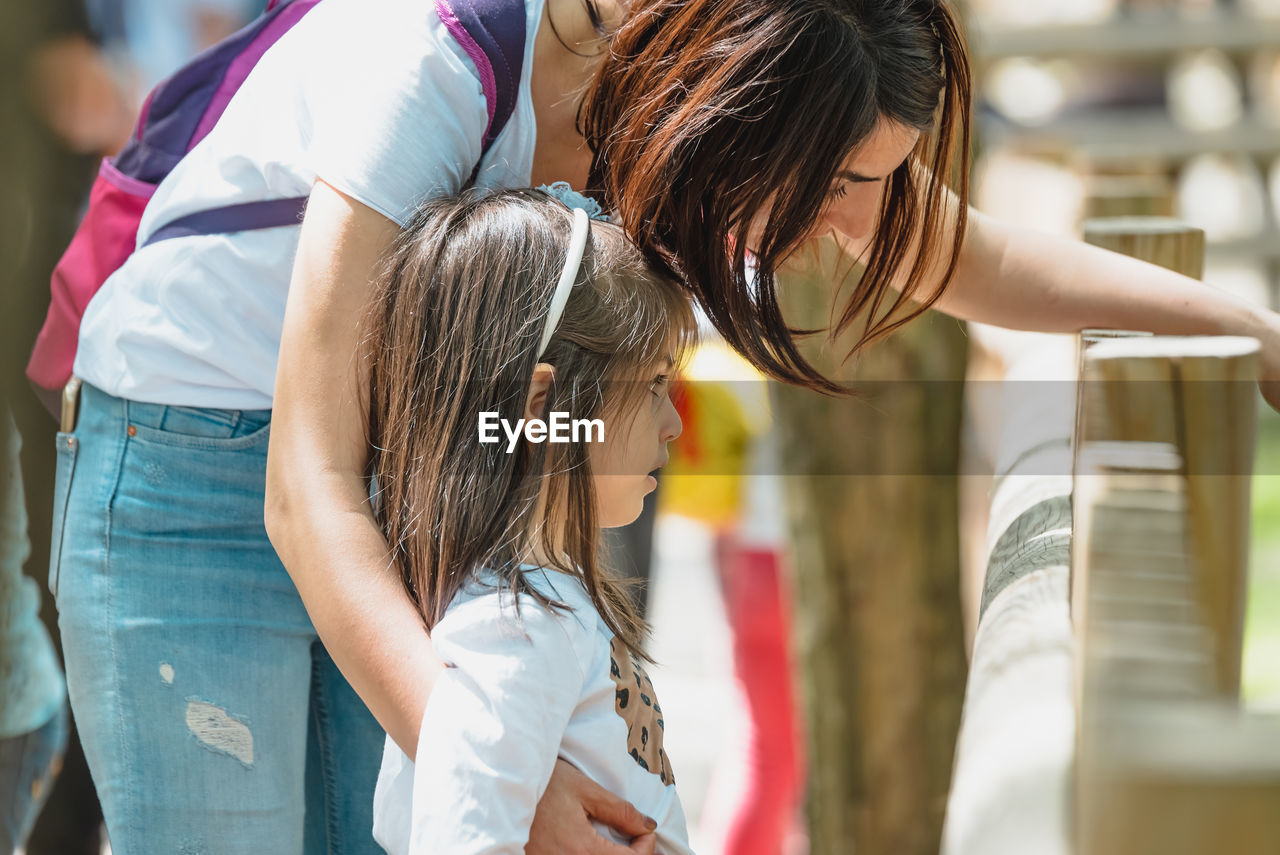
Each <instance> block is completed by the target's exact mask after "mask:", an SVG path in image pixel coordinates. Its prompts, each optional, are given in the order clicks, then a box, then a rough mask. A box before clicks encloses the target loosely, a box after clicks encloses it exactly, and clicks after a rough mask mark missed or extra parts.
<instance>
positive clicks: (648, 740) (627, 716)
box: [609, 638, 676, 786]
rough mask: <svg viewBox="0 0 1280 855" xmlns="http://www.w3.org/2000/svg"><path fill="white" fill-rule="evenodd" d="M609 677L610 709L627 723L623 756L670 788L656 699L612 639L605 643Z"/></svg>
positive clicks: (634, 661) (633, 662) (637, 664)
mask: <svg viewBox="0 0 1280 855" xmlns="http://www.w3.org/2000/svg"><path fill="white" fill-rule="evenodd" d="M609 674H610V676H612V677H613V682H614V685H615V686H616V690H615V692H614V703H613V708H614V709H615V710H616V711H617V713H618V715H620V716H622V720H623V721H625V722H626V723H627V752H628V753H629V754H630V755H631V759H633V760H635V761H636V762H637V763H639V764H640V768H642V769H645V770H647V771H650V772H652V773H653V774H655V775H657V776H658V777H659V778H660V779H661V780H662V783H663V784H665V785H667V786H671V785H672V784H674V783H675V782H676V777H675V775H674V774H673V773H672V771H671V761H669V760H668V759H667V752H665V751H663V750H662V734H663V731H664V730H665V729H666V725H665V724H664V723H663V721H662V707H660V706H659V705H658V696H657V695H656V694H655V693H654V691H653V683H651V682H650V681H649V675H648V674H646V673H645V672H644V668H643V667H642V666H641V664H640V661H639V660H638V659H636V657H634V656H632V655H631V652H630V651H629V650H627V648H626V646H625V645H623V644H622V643H621V642H620V641H618V639H616V638H614V639H610V641H609Z"/></svg>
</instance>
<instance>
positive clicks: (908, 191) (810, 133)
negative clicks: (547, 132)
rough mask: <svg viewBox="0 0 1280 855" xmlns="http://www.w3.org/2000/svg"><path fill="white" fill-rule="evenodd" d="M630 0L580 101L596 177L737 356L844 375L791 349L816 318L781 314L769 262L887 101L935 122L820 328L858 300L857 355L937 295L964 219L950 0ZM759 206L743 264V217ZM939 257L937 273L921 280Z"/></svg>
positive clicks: (964, 174) (961, 81) (905, 121)
mask: <svg viewBox="0 0 1280 855" xmlns="http://www.w3.org/2000/svg"><path fill="white" fill-rule="evenodd" d="M625 5H626V6H627V10H628V11H627V15H626V18H625V20H624V22H623V23H622V25H621V26H620V28H619V29H618V30H617V32H615V33H614V34H613V35H612V38H611V43H610V48H609V53H608V55H607V57H606V58H605V59H604V61H603V62H602V63H601V67H600V69H599V71H598V74H597V75H596V76H595V78H594V80H593V82H592V83H591V84H590V87H589V88H588V90H587V91H586V93H585V97H584V100H583V104H582V109H581V111H580V113H579V125H580V130H581V131H582V133H583V135H584V137H585V138H586V139H587V142H588V144H589V145H590V146H591V149H592V152H593V153H594V159H593V164H592V172H591V181H590V183H591V189H592V191H593V192H595V193H597V194H599V195H601V196H602V197H603V198H604V200H605V202H606V204H607V206H608V207H610V208H611V209H612V210H614V211H616V212H617V217H618V219H619V222H620V223H621V224H622V226H623V227H624V228H626V230H627V231H628V233H629V234H630V235H631V236H632V237H633V238H634V239H635V240H636V241H637V242H638V243H639V244H640V245H641V246H642V247H643V248H644V249H645V250H646V251H648V252H650V253H651V254H652V255H653V256H654V257H656V258H658V259H660V260H661V262H662V263H664V264H665V265H666V266H667V267H668V268H669V269H671V270H672V271H678V273H679V275H680V277H681V278H682V280H683V282H684V283H685V285H686V287H687V288H688V289H689V290H690V292H691V293H692V294H693V296H694V297H695V298H696V299H697V300H698V302H699V303H700V304H701V306H702V308H703V310H704V311H705V312H706V314H707V315H708V317H709V318H710V320H711V322H712V323H713V324H714V325H715V327H716V329H717V330H718V331H719V332H720V334H721V335H722V336H724V338H725V340H726V341H728V342H729V343H730V344H731V345H732V346H733V347H734V348H735V349H737V350H738V351H739V352H740V353H741V354H742V355H743V356H744V357H746V358H747V359H748V360H750V361H751V362H752V363H753V364H755V365H756V366H757V367H758V368H760V369H761V370H762V371H765V372H766V373H768V374H770V375H772V376H773V377H776V378H778V379H780V380H783V381H786V382H790V383H796V384H801V385H804V386H808V387H810V388H813V389H818V390H821V391H825V392H830V393H838V392H841V391H843V390H842V389H841V388H840V387H839V386H838V385H836V384H834V383H832V382H831V381H829V380H828V379H827V378H825V377H824V376H823V375H822V374H821V373H820V372H819V371H818V370H817V369H816V368H814V367H813V366H812V365H811V364H809V363H808V362H807V361H806V360H805V359H804V358H803V357H802V356H801V354H800V352H799V350H798V349H797V346H796V343H795V340H794V335H800V334H809V333H812V332H815V331H814V330H799V329H790V328H789V327H788V325H787V324H786V322H785V321H784V319H783V317H782V313H781V311H780V310H779V307H778V301H777V296H776V294H775V286H776V281H775V278H774V274H775V271H776V270H777V269H778V267H779V265H780V264H782V262H783V261H784V259H785V258H786V257H787V256H788V255H790V254H791V253H793V252H794V251H795V250H796V249H797V247H799V245H800V244H801V243H803V242H804V241H805V240H806V239H807V238H808V237H810V236H812V235H813V233H814V231H815V228H816V224H817V222H818V220H819V217H820V215H821V214H822V212H823V209H824V207H825V206H826V204H827V202H828V198H829V192H830V190H831V188H832V186H833V184H834V182H835V179H836V175H837V173H838V171H839V169H840V168H841V165H842V163H843V162H844V161H845V160H846V159H847V158H848V156H849V155H850V153H851V152H853V151H854V150H855V149H856V148H857V146H858V145H859V144H860V143H862V142H864V141H865V140H866V139H867V138H868V137H869V136H870V135H871V134H872V132H873V131H874V130H875V129H876V128H877V127H878V126H879V124H880V122H881V121H882V120H883V119H887V120H890V121H893V122H896V123H899V124H902V125H905V126H908V127H911V128H916V129H920V130H922V131H929V132H931V133H929V134H926V136H925V138H924V139H922V141H921V143H920V145H919V147H918V148H917V149H916V151H915V153H914V154H913V156H912V157H910V158H908V160H907V162H906V163H904V164H903V165H902V166H901V167H900V168H899V169H898V170H897V171H896V172H894V174H893V175H892V176H891V177H890V179H889V180H888V182H887V183H886V188H885V193H884V197H883V201H882V205H881V211H880V212H879V213H880V216H879V221H878V225H877V227H876V232H875V236H874V241H873V243H872V246H871V250H870V253H869V256H868V257H867V258H865V259H864V261H865V263H866V271H865V273H864V274H863V276H862V279H861V281H860V282H859V283H858V285H857V286H856V287H855V288H854V290H853V293H852V295H851V297H850V299H849V301H848V303H847V304H846V305H845V306H844V307H843V309H842V311H841V312H840V314H839V317H838V319H837V320H836V322H835V324H834V325H833V327H832V329H831V330H830V333H831V335H832V337H834V336H836V335H838V334H840V333H842V332H844V331H845V330H846V329H847V328H849V327H850V326H851V325H852V324H853V323H854V321H855V320H856V319H857V318H858V317H859V316H860V315H864V314H865V316H866V321H865V327H864V329H863V331H862V334H861V336H860V337H859V338H858V340H857V342H856V343H855V345H854V346H853V349H852V351H851V352H850V355H853V354H854V353H856V352H858V351H859V350H861V348H863V347H864V346H865V345H867V344H870V343H871V342H873V341H875V340H877V339H879V338H881V337H883V336H885V335H887V334H888V333H890V332H892V331H893V330H894V329H897V328H898V327H900V326H901V325H902V324H904V323H906V322H908V321H909V320H911V319H913V318H915V317H917V316H918V315H919V314H921V313H922V312H924V311H925V310H926V309H927V308H928V307H930V306H932V305H933V304H934V303H935V302H936V301H937V300H938V298H939V297H940V296H941V295H942V293H943V291H944V290H945V288H946V287H947V285H948V284H949V283H950V281H951V279H952V277H953V275H954V273H955V269H956V266H957V261H958V257H959V253H960V248H961V245H962V243H963V241H964V236H965V231H966V224H967V220H966V212H967V200H968V173H969V122H970V110H971V91H970V90H971V86H970V72H969V64H968V59H967V56H966V48H965V44H964V39H963V36H962V34H961V31H960V26H959V23H958V21H957V20H956V16H955V14H954V13H953V12H952V11H951V9H950V8H949V7H948V4H947V3H946V2H944V0H630V2H629V3H626V4H625ZM597 17H598V16H597ZM593 20H594V19H593ZM919 167H926V168H925V169H921V168H919ZM951 179H954V181H955V182H956V194H957V196H958V201H959V207H958V210H954V209H952V208H951V206H949V205H948V204H947V195H948V183H949V181H950V180H951ZM765 212H768V221H767V226H766V228H765V230H764V235H765V236H764V238H763V241H762V243H761V245H760V246H758V247H755V248H754V249H755V254H756V262H757V268H756V271H755V273H754V278H750V277H749V276H748V271H747V260H746V250H747V234H748V228H749V226H750V225H751V222H752V220H753V219H754V218H756V217H757V216H759V215H763V214H764V213H765ZM949 219H950V220H954V221H953V222H950V223H949V222H948V220H949ZM948 226H951V227H952V228H954V232H953V236H952V238H951V239H950V241H947V240H946V232H947V228H948ZM731 239H732V240H731ZM730 247H732V249H731V250H730ZM939 259H945V263H944V264H943V265H942V270H943V271H944V275H943V278H942V280H941V282H940V283H939V284H938V286H937V287H936V288H934V289H931V290H930V291H929V293H924V294H921V293H918V292H920V291H921V290H923V289H922V288H921V284H922V280H923V277H924V276H925V274H926V271H928V270H929V269H930V268H932V267H933V266H934V265H936V264H937V263H938V261H939ZM904 273H905V274H906V281H907V283H908V284H907V285H906V288H905V290H904V291H903V293H902V294H901V295H899V296H898V297H896V298H893V299H892V301H891V302H890V305H889V306H888V308H887V309H886V308H885V304H886V302H887V301H889V300H890V291H891V290H892V289H891V287H890V283H891V282H892V281H893V280H894V279H896V278H899V277H901V276H902V275H903V274H904ZM912 302H914V303H917V304H919V305H918V307H916V308H914V309H913V308H911V303H912ZM904 307H905V308H906V311H905V312H904V311H901V310H902V309H904Z"/></svg>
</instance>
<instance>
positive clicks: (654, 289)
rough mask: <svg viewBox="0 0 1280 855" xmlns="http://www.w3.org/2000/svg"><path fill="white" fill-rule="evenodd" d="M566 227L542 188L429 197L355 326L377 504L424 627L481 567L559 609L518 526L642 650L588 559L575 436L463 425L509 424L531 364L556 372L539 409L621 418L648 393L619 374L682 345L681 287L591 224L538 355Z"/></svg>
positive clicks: (625, 598)
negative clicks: (519, 435) (492, 418)
mask: <svg viewBox="0 0 1280 855" xmlns="http://www.w3.org/2000/svg"><path fill="white" fill-rule="evenodd" d="M571 226H572V215H571V213H570V211H569V209H568V208H566V207H565V206H564V205H562V204H561V203H560V202H558V201H556V200H554V199H552V198H551V197H549V196H547V195H546V194H544V193H540V192H538V191H534V190H521V191H504V192H497V193H495V192H487V191H478V190H469V191H464V192H463V193H462V194H461V195H460V196H457V197H450V198H442V199H437V200H434V201H431V202H429V203H427V204H425V205H424V206H423V207H422V208H420V209H419V211H418V212H417V214H416V215H415V217H414V219H413V221H412V222H411V223H410V224H409V226H408V227H407V228H406V229H405V231H403V232H402V233H401V235H400V236H399V238H398V239H397V241H396V243H395V245H394V247H393V249H392V251H391V253H390V255H389V257H388V258H387V260H386V262H385V264H384V271H383V273H382V275H381V276H380V278H379V280H378V282H377V284H376V289H375V294H374V299H373V302H372V305H371V308H370V311H369V314H368V316H367V318H366V319H365V322H364V323H365V331H364V334H363V335H362V337H361V358H362V359H364V360H367V362H368V365H369V372H370V386H369V387H368V388H369V401H368V409H367V412H368V423H367V428H368V434H369V441H370V445H371V458H370V473H369V474H370V475H371V477H372V478H373V479H374V481H375V484H376V493H375V495H374V501H373V506H374V514H375V516H376V518H377V520H378V523H379V525H380V526H381V528H382V530H383V533H384V534H385V535H386V537H387V541H388V543H389V544H390V546H391V549H392V552H393V556H394V559H395V566H396V567H397V569H398V571H399V573H400V577H401V580H402V581H403V583H404V586H405V589H406V590H407V591H408V593H409V596H410V597H411V598H412V599H413V601H414V603H415V604H416V605H417V606H418V609H419V611H420V612H421V614H422V617H423V620H424V622H425V624H426V626H427V627H428V628H430V627H432V626H434V625H435V624H436V622H438V621H439V620H440V619H441V618H442V617H443V616H444V612H445V609H446V608H447V607H448V605H449V603H450V602H451V601H452V600H453V598H454V596H455V595H456V594H457V593H458V591H459V590H460V589H461V588H462V587H463V585H465V584H467V583H468V582H469V581H472V580H474V579H475V578H476V577H477V575H478V574H479V573H480V572H481V571H488V572H490V573H492V574H494V575H495V576H496V577H497V580H498V584H499V586H500V587H501V588H504V589H508V590H510V591H511V592H512V593H514V594H516V595H521V594H524V595H528V596H530V597H532V598H533V599H535V600H536V601H538V602H539V603H541V604H543V605H544V606H547V607H550V608H563V603H561V602H560V601H558V600H552V599H550V598H548V597H546V596H544V595H543V594H542V593H541V592H540V591H539V590H538V589H537V588H535V587H533V586H532V585H531V584H530V583H529V582H528V581H527V579H526V578H525V572H524V571H523V570H522V569H521V567H520V564H521V561H522V559H524V558H525V557H527V555H528V547H529V545H530V539H531V537H532V536H540V537H541V543H542V551H543V552H544V554H546V555H558V554H559V553H558V552H557V549H556V545H555V544H554V543H553V542H552V537H553V534H554V533H555V532H556V531H557V530H559V531H562V532H563V543H562V546H563V550H564V556H565V558H566V559H567V560H564V561H560V562H557V563H555V564H554V566H553V568H552V569H556V570H560V571H562V572H565V573H569V574H571V575H573V576H575V577H578V578H581V580H582V582H583V585H584V587H585V588H586V590H587V593H588V594H589V595H590V597H591V599H592V602H593V603H594V605H595V606H596V609H597V610H598V611H599V612H600V615H601V616H602V617H603V618H604V620H605V622H606V623H607V624H608V625H609V627H610V629H611V630H612V631H613V633H614V634H615V635H616V636H617V637H618V638H619V640H620V641H622V642H623V643H625V644H627V645H628V646H629V647H630V648H631V649H632V650H633V651H635V652H636V653H637V654H639V655H643V653H642V649H641V643H640V642H641V639H642V636H643V624H642V622H641V621H640V619H639V618H638V617H637V615H636V613H635V610H634V607H633V605H632V600H631V598H630V596H629V595H628V593H627V591H625V590H624V589H623V586H622V583H621V582H620V581H619V580H618V578H617V577H616V576H615V575H614V574H613V572H612V571H611V570H610V569H609V568H608V567H606V566H605V565H604V563H603V561H602V558H601V556H600V554H599V553H600V552H601V550H600V529H599V525H598V522H597V513H596V504H595V491H594V489H593V480H592V474H593V473H592V470H591V466H590V461H589V458H588V448H587V446H586V445H585V444H584V443H565V444H552V443H541V444H531V443H527V442H522V443H521V444H520V445H519V446H517V448H516V449H515V450H514V451H513V452H512V453H510V454H508V453H507V451H506V441H505V438H504V439H503V441H502V442H499V443H497V444H482V443H480V442H479V439H478V436H477V427H478V424H477V423H478V418H479V414H480V413H481V412H497V413H498V414H499V415H500V417H501V418H504V419H507V420H509V421H511V422H515V421H516V420H517V419H519V418H521V417H522V416H523V415H524V412H525V403H526V399H527V397H528V394H529V386H530V382H531V380H532V377H533V372H534V366H535V364H536V363H537V362H539V361H541V362H546V363H550V364H551V365H552V366H553V367H554V369H555V380H554V382H553V383H552V386H551V390H550V392H549V394H548V398H547V403H546V410H545V412H565V413H568V414H569V417H570V418H572V419H595V418H603V419H605V421H606V431H612V430H618V429H622V428H621V426H620V424H619V423H620V421H621V420H622V419H623V418H624V417H625V414H626V412H627V411H628V410H629V409H631V408H632V407H633V405H634V401H631V400H627V398H629V397H633V396H635V395H636V394H638V393H640V392H641V391H643V390H646V387H645V385H644V384H643V383H637V382H634V381H633V379H632V378H633V376H634V375H636V374H637V373H638V372H639V371H640V370H641V369H642V368H644V367H647V366H650V365H653V364H655V363H657V362H658V361H659V360H660V359H661V358H662V357H663V356H665V355H667V354H668V353H669V352H670V351H672V350H674V351H675V352H676V353H677V354H679V353H680V352H682V351H683V350H684V349H685V348H686V347H687V345H688V343H689V342H690V341H691V339H692V336H693V335H694V333H695V324H694V319H693V312H692V307H691V306H690V304H689V301H688V298H687V295H686V294H685V293H684V292H683V291H682V290H681V289H680V287H679V286H678V285H677V284H676V283H675V282H674V281H673V280H671V279H669V278H667V277H665V276H664V275H662V274H660V273H658V272H656V271H654V270H653V269H652V268H651V267H650V266H649V264H648V262H647V261H646V259H645V257H644V256H643V254H641V252H640V251H639V250H638V249H637V248H636V247H635V246H634V245H633V244H632V243H631V242H630V241H629V240H628V239H627V237H626V235H625V234H624V233H623V232H622V230H621V229H619V228H617V227H616V226H610V225H605V224H602V223H596V224H594V225H593V228H592V233H591V234H592V237H591V240H590V241H589V242H588V245H587V250H586V253H585V254H584V256H583V260H582V264H581V266H580V268H579V272H578V280H577V284H576V285H575V287H574V288H573V290H572V291H571V292H570V298H569V301H568V303H567V304H566V306H565V310H564V315H563V317H562V319H561V321H560V324H559V325H558V327H557V328H556V329H557V331H556V333H555V335H554V336H553V337H552V339H551V342H550V344H549V345H548V348H547V351H546V353H545V354H543V355H542V358H541V359H540V360H539V359H538V355H537V353H536V351H537V349H538V343H539V339H540V337H541V335H542V327H543V322H544V319H545V317H546V315H547V312H548V308H549V306H550V303H551V297H552V293H553V291H554V289H555V284H556V281H557V279H558V278H559V276H560V271H561V269H562V267H563V266H564V262H565V255H566V251H567V247H568V244H569V235H570V232H571ZM620 390H621V391H620ZM645 393H646V394H647V391H646V392H645ZM547 473H550V474H547ZM601 474H602V473H601ZM610 474H612V473H610ZM544 481H547V482H548V498H547V501H546V504H545V512H544V513H543V514H542V516H541V517H539V513H538V498H539V493H540V490H541V488H542V485H543V482H544ZM536 532H540V535H535V534H534V533H536ZM553 561H554V559H553ZM516 605H517V608H518V606H519V600H518V599H517V600H516Z"/></svg>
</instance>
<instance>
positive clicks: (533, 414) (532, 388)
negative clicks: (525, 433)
mask: <svg viewBox="0 0 1280 855" xmlns="http://www.w3.org/2000/svg"><path fill="white" fill-rule="evenodd" d="M555 379H556V369H555V367H554V366H552V365H551V364H549V363H546V362H539V363H538V364H537V365H535V366H533V380H532V382H530V383H529V397H528V399H527V400H526V401H525V405H524V417H525V419H526V420H528V419H541V418H543V411H544V410H546V408H547V396H548V395H549V394H551V384H552V383H554V382H555Z"/></svg>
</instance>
